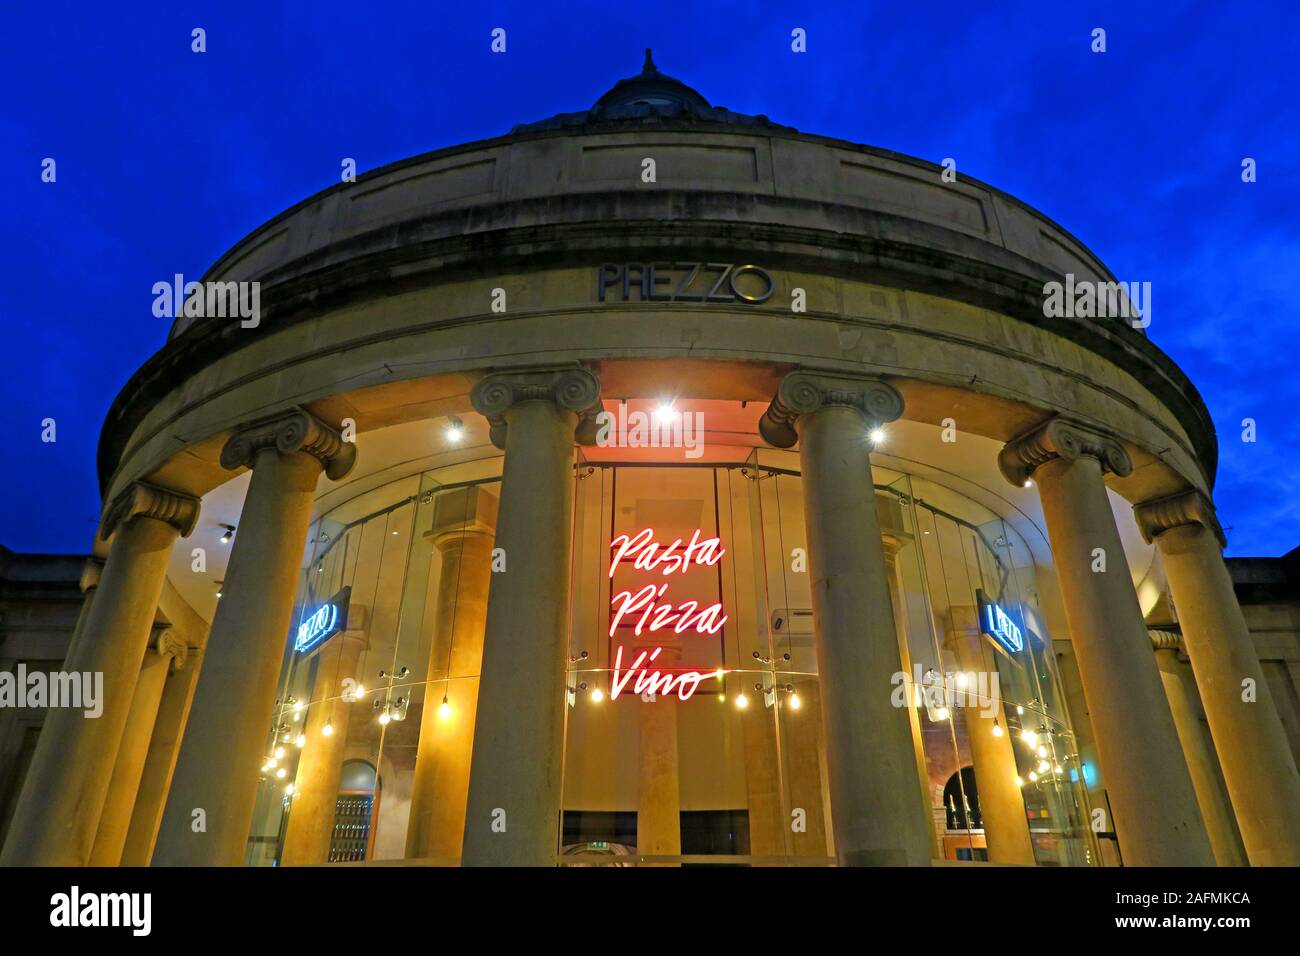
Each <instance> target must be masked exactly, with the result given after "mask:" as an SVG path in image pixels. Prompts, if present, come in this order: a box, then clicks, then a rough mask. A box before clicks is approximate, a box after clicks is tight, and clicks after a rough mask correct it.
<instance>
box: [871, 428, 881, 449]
mask: <svg viewBox="0 0 1300 956" xmlns="http://www.w3.org/2000/svg"><path fill="white" fill-rule="evenodd" d="M870 437H871V444H873V445H883V444H884V443H885V430H884V429H883V428H873V429H871V436H870Z"/></svg>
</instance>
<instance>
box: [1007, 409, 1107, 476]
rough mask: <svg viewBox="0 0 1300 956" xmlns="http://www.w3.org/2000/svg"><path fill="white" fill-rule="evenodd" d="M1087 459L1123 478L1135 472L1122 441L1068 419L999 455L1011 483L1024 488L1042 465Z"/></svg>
mask: <svg viewBox="0 0 1300 956" xmlns="http://www.w3.org/2000/svg"><path fill="white" fill-rule="evenodd" d="M1085 456H1086V457H1089V458H1096V459H1097V460H1098V461H1099V462H1101V469H1102V471H1103V472H1106V471H1109V472H1113V473H1114V474H1116V475H1119V476H1120V477H1123V476H1125V475H1127V474H1129V473H1130V472H1132V471H1133V462H1132V461H1131V460H1130V459H1129V456H1128V452H1126V451H1125V450H1124V446H1123V445H1121V444H1120V443H1119V442H1118V441H1116V440H1115V439H1114V438H1112V437H1111V436H1110V435H1107V434H1104V433H1103V432H1099V431H1096V430H1094V429H1092V428H1088V427H1087V426H1086V425H1081V424H1079V423H1078V422H1075V421H1071V420H1069V419H1065V418H1052V419H1049V420H1048V421H1047V422H1045V423H1043V424H1042V425H1036V426H1035V427H1034V428H1033V429H1032V430H1030V431H1028V432H1026V433H1025V434H1023V435H1021V436H1020V437H1019V438H1015V439H1012V440H1011V441H1009V442H1007V444H1006V445H1005V446H1004V447H1003V449H1002V451H1001V453H999V455H998V468H999V470H1001V472H1002V476H1003V477H1004V478H1006V479H1007V481H1009V482H1011V483H1012V484H1013V485H1021V486H1023V485H1024V483H1025V482H1026V481H1028V480H1029V476H1030V475H1032V474H1033V473H1034V470H1035V469H1036V468H1038V466H1039V465H1043V464H1046V463H1047V462H1049V461H1051V460H1052V459H1054V458H1063V459H1065V460H1066V461H1074V460H1075V459H1076V458H1082V457H1085Z"/></svg>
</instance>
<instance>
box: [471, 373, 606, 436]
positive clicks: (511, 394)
mask: <svg viewBox="0 0 1300 956" xmlns="http://www.w3.org/2000/svg"><path fill="white" fill-rule="evenodd" d="M469 401H470V404H471V405H473V406H474V411H476V412H478V413H479V414H480V415H482V416H483V417H484V418H486V419H487V420H488V425H489V431H488V434H489V436H490V437H491V439H492V444H493V445H495V446H496V447H497V448H501V449H504V448H505V447H506V412H507V411H508V410H509V409H510V407H511V406H512V405H515V404H517V403H519V402H538V401H546V402H554V403H555V404H556V405H558V406H559V407H560V408H563V409H566V410H568V411H571V412H574V413H575V414H577V416H578V419H579V421H578V426H577V438H578V441H579V442H580V443H582V444H591V442H592V441H593V440H594V426H595V420H596V413H597V412H599V411H600V380H599V379H597V378H596V376H595V375H593V374H592V373H591V372H590V371H589V370H588V369H585V368H583V367H582V366H580V365H547V366H537V367H533V368H524V369H519V370H517V371H512V370H502V371H496V372H492V373H490V374H489V375H487V376H485V377H484V378H482V379H480V380H479V381H478V382H477V383H476V384H475V385H474V388H473V389H471V390H470V393H469Z"/></svg>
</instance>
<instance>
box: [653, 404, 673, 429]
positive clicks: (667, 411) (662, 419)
mask: <svg viewBox="0 0 1300 956" xmlns="http://www.w3.org/2000/svg"><path fill="white" fill-rule="evenodd" d="M675 414H676V413H675V412H674V411H673V403H672V402H660V403H659V407H658V408H656V409H655V414H654V419H655V421H656V422H658V423H659V424H660V425H665V424H667V423H668V422H671V421H672V420H673V416H674V415H675Z"/></svg>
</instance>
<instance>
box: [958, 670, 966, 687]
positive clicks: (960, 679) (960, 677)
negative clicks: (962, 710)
mask: <svg viewBox="0 0 1300 956" xmlns="http://www.w3.org/2000/svg"><path fill="white" fill-rule="evenodd" d="M957 686H958V687H965V686H966V675H965V674H964V673H962V672H961V671H958V672H957Z"/></svg>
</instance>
